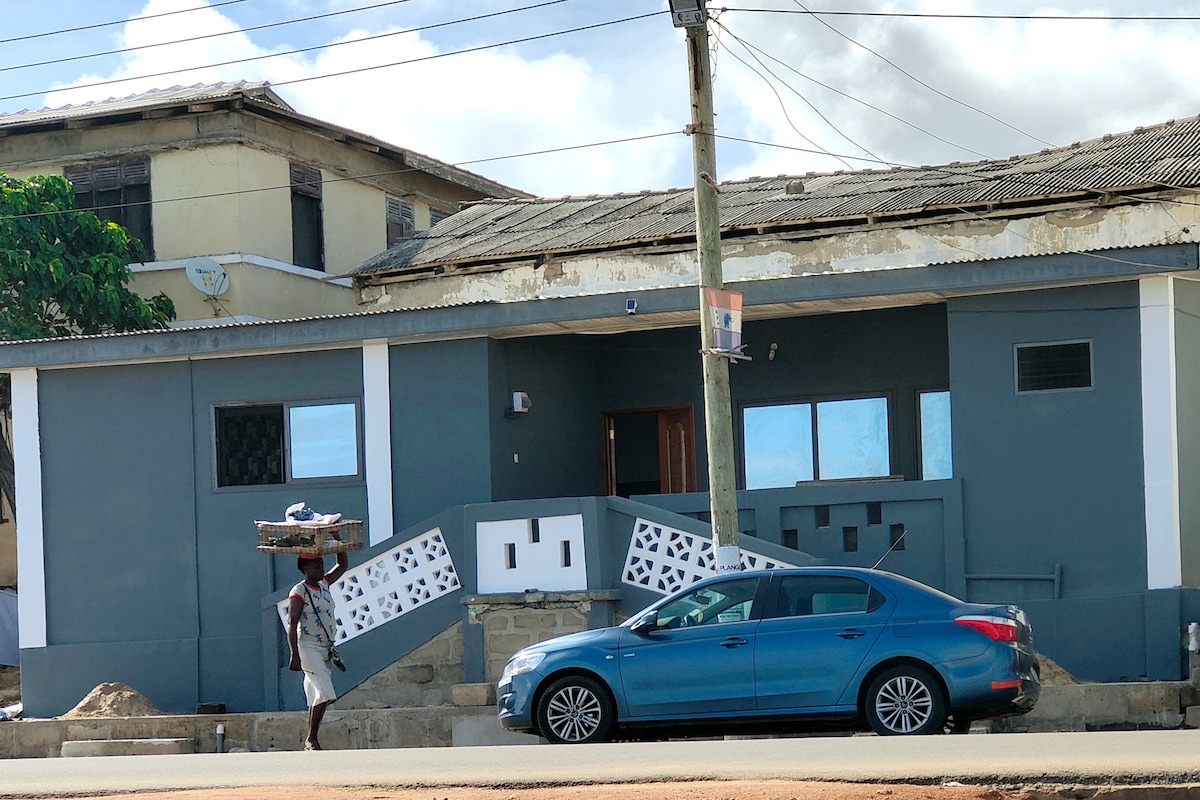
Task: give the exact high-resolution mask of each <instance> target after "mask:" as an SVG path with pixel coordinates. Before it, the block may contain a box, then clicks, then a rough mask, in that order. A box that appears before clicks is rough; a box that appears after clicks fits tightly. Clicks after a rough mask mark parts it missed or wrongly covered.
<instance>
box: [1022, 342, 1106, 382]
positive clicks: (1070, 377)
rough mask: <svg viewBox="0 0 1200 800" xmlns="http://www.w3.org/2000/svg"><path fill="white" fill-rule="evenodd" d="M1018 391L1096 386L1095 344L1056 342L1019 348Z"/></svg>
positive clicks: (1025, 345) (1024, 345)
mask: <svg viewBox="0 0 1200 800" xmlns="http://www.w3.org/2000/svg"><path fill="white" fill-rule="evenodd" d="M1016 361H1017V364H1016V370H1017V392H1018V393H1025V392H1052V391H1060V390H1063V389H1091V388H1092V343H1091V342H1090V341H1083V342H1054V343H1052V344H1019V345H1017V347H1016Z"/></svg>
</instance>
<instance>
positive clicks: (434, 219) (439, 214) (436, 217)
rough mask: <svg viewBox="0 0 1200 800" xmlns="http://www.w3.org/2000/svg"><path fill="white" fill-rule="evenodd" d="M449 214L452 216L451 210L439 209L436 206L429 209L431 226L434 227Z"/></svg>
mask: <svg viewBox="0 0 1200 800" xmlns="http://www.w3.org/2000/svg"><path fill="white" fill-rule="evenodd" d="M448 216H450V212H449V211H438V210H437V209H436V208H431V209H429V227H431V228H432V227H433V226H434V225H437V224H438V223H439V222H441V221H442V220H444V219H445V218H446V217H448Z"/></svg>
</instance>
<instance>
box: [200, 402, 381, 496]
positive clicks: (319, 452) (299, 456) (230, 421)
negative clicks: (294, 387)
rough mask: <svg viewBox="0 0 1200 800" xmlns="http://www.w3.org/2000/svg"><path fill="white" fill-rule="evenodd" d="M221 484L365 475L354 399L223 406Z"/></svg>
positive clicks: (219, 421)
mask: <svg viewBox="0 0 1200 800" xmlns="http://www.w3.org/2000/svg"><path fill="white" fill-rule="evenodd" d="M214 416H215V419H214V422H215V428H216V456H217V486H218V487H225V486H266V485H272V484H283V483H292V482H295V481H301V480H308V479H313V478H352V477H358V476H360V475H361V468H360V464H361V458H360V455H359V435H358V428H359V425H358V406H357V404H356V403H353V402H336V403H309V404H303V403H294V404H288V403H278V404H270V405H253V406H218V407H217V408H215V409H214Z"/></svg>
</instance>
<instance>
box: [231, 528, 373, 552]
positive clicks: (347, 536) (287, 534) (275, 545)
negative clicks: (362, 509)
mask: <svg viewBox="0 0 1200 800" xmlns="http://www.w3.org/2000/svg"><path fill="white" fill-rule="evenodd" d="M255 524H256V525H257V526H258V551H259V552H260V553H296V554H298V555H310V556H324V555H329V554H330V553H346V552H349V551H350V550H358V549H360V548H362V546H363V541H362V520H359V519H343V520H339V521H338V522H334V523H333V524H331V525H313V524H310V523H304V522H257V523H255ZM334 534H337V536H336V537H335V536H334Z"/></svg>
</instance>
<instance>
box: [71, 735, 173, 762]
mask: <svg viewBox="0 0 1200 800" xmlns="http://www.w3.org/2000/svg"><path fill="white" fill-rule="evenodd" d="M195 752H196V742H195V741H194V740H192V739H183V738H180V739H80V740H78V741H69V742H63V743H62V752H61V753H60V755H61V756H62V757H63V758H71V757H74V756H153V755H162V754H166V753H174V754H180V753H182V754H191V753H195Z"/></svg>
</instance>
